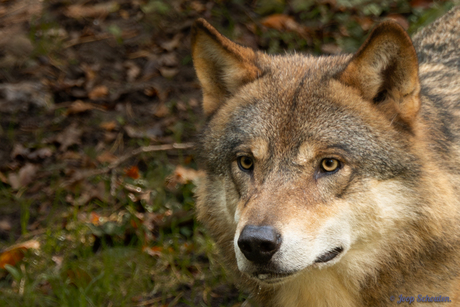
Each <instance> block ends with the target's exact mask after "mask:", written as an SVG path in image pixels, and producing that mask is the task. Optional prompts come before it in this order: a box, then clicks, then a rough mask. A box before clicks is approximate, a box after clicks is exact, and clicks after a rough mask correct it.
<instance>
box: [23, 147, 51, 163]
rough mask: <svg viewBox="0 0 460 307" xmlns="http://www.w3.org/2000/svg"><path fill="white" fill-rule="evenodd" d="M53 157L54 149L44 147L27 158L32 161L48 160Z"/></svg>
mask: <svg viewBox="0 0 460 307" xmlns="http://www.w3.org/2000/svg"><path fill="white" fill-rule="evenodd" d="M52 155H53V149H51V148H48V147H43V148H40V149H37V150H35V151H34V152H31V153H30V154H28V155H27V158H28V159H30V160H38V159H46V158H49V157H51V156H52Z"/></svg>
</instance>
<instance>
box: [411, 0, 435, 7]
mask: <svg viewBox="0 0 460 307" xmlns="http://www.w3.org/2000/svg"><path fill="white" fill-rule="evenodd" d="M432 5H433V0H412V1H411V2H410V6H411V7H413V8H421V9H428V8H430V7H431V6H432Z"/></svg>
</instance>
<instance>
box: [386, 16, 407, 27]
mask: <svg viewBox="0 0 460 307" xmlns="http://www.w3.org/2000/svg"><path fill="white" fill-rule="evenodd" d="M387 18H390V19H393V20H394V21H396V22H397V23H399V24H400V25H401V27H403V28H404V30H407V29H409V21H407V19H406V17H404V16H403V15H401V14H389V15H388V16H387Z"/></svg>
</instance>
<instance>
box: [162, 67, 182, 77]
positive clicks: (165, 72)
mask: <svg viewBox="0 0 460 307" xmlns="http://www.w3.org/2000/svg"><path fill="white" fill-rule="evenodd" d="M178 73H179V69H177V68H169V67H161V68H160V74H161V75H162V76H163V77H164V78H166V79H171V78H173V77H174V76H175V75H177V74H178Z"/></svg>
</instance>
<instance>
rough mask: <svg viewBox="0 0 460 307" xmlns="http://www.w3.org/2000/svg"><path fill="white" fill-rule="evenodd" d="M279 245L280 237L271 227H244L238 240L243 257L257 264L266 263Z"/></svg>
mask: <svg viewBox="0 0 460 307" xmlns="http://www.w3.org/2000/svg"><path fill="white" fill-rule="evenodd" d="M280 245H281V235H280V234H279V233H278V232H277V231H276V230H275V228H273V227H271V226H253V225H246V226H245V227H244V228H243V231H242V232H241V234H240V237H239V238H238V246H239V248H240V250H241V252H242V253H243V254H244V256H245V257H246V258H247V259H248V260H249V261H252V262H255V263H259V264H262V263H265V262H268V261H269V260H270V259H271V258H272V256H273V254H275V253H276V251H277V250H278V249H279V248H280Z"/></svg>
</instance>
